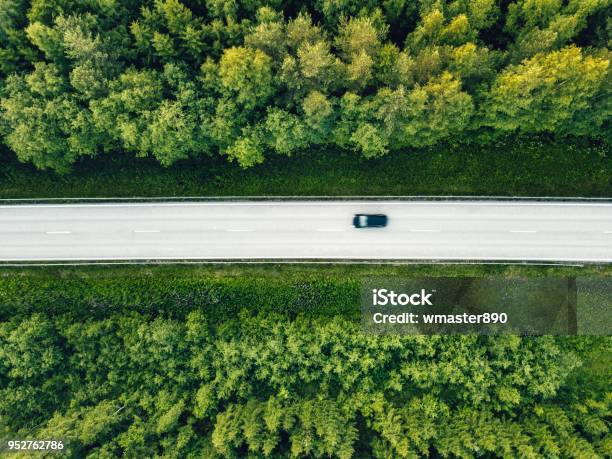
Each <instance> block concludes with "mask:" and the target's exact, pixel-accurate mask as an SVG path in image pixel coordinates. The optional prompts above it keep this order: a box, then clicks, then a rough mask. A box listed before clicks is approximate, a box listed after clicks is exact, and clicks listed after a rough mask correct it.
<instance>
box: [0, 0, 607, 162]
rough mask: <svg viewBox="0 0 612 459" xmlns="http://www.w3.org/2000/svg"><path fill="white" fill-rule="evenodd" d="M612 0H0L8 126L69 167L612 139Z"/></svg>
mask: <svg viewBox="0 0 612 459" xmlns="http://www.w3.org/2000/svg"><path fill="white" fill-rule="evenodd" d="M611 13H612V4H611V3H610V1H609V0H592V1H588V2H584V1H568V2H561V1H549V0H547V1H532V0H510V1H507V2H501V3H499V2H494V1H492V0H478V1H463V0H452V1H451V0H426V1H421V2H407V1H404V0H401V1H376V0H368V1H359V2H357V1H351V0H343V1H327V0H316V1H300V2H296V1H292V0H285V1H281V0H274V1H265V2H264V1H259V0H256V1H253V0H249V1H242V0H239V1H232V2H225V1H217V0H207V1H180V0H155V1H153V2H150V1H146V2H142V1H135V0H129V1H128V0H118V1H113V2H89V1H65V0H53V1H39V0H32V1H26V0H16V1H4V2H0V99H1V100H0V134H2V138H3V141H4V143H5V144H6V145H7V146H8V147H9V148H10V149H11V150H13V151H14V152H15V154H16V155H17V157H18V158H19V159H20V160H22V161H24V162H31V163H33V164H34V165H36V166H37V167H39V168H42V169H53V170H56V171H58V172H67V171H69V170H70V169H71V166H72V165H73V164H74V163H75V162H76V161H78V160H79V158H81V157H84V156H97V155H100V154H103V153H105V152H120V153H128V154H130V153H131V154H134V155H136V156H152V157H154V158H156V159H157V160H158V161H159V162H160V163H161V164H163V165H165V166H168V165H171V164H173V163H174V162H176V161H179V160H182V159H186V158H195V157H202V156H210V155H221V156H225V157H227V158H228V160H230V161H236V162H237V163H238V164H240V165H241V166H242V167H250V166H253V165H255V164H258V163H261V162H263V161H264V160H265V157H266V155H270V154H281V155H291V154H293V153H294V152H297V151H301V150H307V149H308V148H313V147H321V146H332V147H338V148H342V149H346V150H350V151H354V152H356V153H357V154H361V155H363V156H365V157H369V158H370V157H372V158H373V157H379V156H381V155H384V154H386V153H387V152H389V151H392V150H399V149H404V148H421V147H429V146H433V145H436V144H439V143H441V142H447V143H448V142H452V143H460V142H468V141H479V142H483V143H485V144H486V143H490V142H494V141H495V140H496V138H497V137H501V136H508V135H548V136H556V137H559V138H563V137H567V136H581V137H586V138H591V139H604V140H607V139H609V138H610V137H611V135H610V134H611V132H610V115H611V111H612V97H611V96H610V81H612V79H611V77H610V74H611V73H610V72H611V66H610V37H609V32H610V28H609V27H610V23H609V17H610V14H611Z"/></svg>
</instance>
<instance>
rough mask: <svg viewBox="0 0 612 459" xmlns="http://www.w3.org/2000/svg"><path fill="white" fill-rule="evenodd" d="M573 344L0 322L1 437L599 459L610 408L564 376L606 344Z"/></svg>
mask: <svg viewBox="0 0 612 459" xmlns="http://www.w3.org/2000/svg"><path fill="white" fill-rule="evenodd" d="M581 338H583V339H582V341H580V342H578V341H572V339H571V338H555V337H551V336H548V337H525V338H521V337H517V336H505V337H503V336H498V337H486V336H473V335H472V336H467V335H466V336H397V335H396V336H377V335H367V334H363V333H361V332H360V326H359V324H358V323H355V322H353V321H351V320H347V319H345V318H342V317H340V316H335V317H327V318H325V319H322V318H313V317H310V318H309V317H304V316H297V317H296V318H294V319H289V318H288V317H287V316H284V315H278V314H265V315H264V314H261V315H254V314H251V313H246V312H243V313H242V314H240V316H239V317H238V318H235V319H230V320H226V321H223V322H221V323H216V324H213V323H211V322H210V321H209V320H208V317H207V315H206V314H205V313H204V312H203V311H200V310H194V311H192V312H190V313H189V314H188V315H187V317H186V319H185V320H177V319H164V318H162V317H158V318H155V319H152V318H151V317H149V316H146V315H140V314H138V313H132V314H129V315H116V314H114V315H111V316H110V317H107V318H101V319H90V320H84V321H83V320H78V321H74V320H71V319H69V318H68V317H67V316H61V315H55V316H46V315H43V314H40V313H34V314H32V315H29V316H25V317H22V318H21V319H20V320H17V319H14V320H9V321H7V322H3V323H0V431H3V430H5V431H6V432H12V433H13V435H18V436H24V435H28V436H35V437H36V438H62V439H64V441H65V442H66V444H67V446H68V452H69V454H70V455H71V456H72V457H86V456H87V457H118V456H125V457H154V456H164V457H166V456H167V457H207V458H214V457H273V458H280V457H321V458H324V457H338V458H350V457H374V458H388V457H397V458H411V457H422V456H427V455H432V456H434V457H439V456H440V457H465V458H471V457H476V456H482V457H517V456H521V457H534V458H535V457H543V456H546V457H607V456H609V455H610V452H611V451H612V450H611V449H610V436H609V418H610V406H611V405H610V402H611V399H610V397H609V394H608V396H605V395H604V393H603V392H602V390H601V384H602V381H600V382H599V383H596V382H594V381H590V382H589V384H579V383H577V382H576V381H575V380H574V379H573V378H574V376H572V375H573V374H574V372H575V370H576V369H577V368H579V366H580V365H581V364H582V362H583V361H584V360H583V355H584V350H585V349H590V350H593V349H596V348H601V347H602V346H604V347H605V346H608V352H609V340H607V339H605V338H604V339H588V338H585V337H581ZM606 343H607V344H606ZM608 355H609V354H608ZM608 382H609V381H603V386H606V385H607V383H608ZM598 384H599V386H598Z"/></svg>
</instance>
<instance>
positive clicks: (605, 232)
mask: <svg viewBox="0 0 612 459" xmlns="http://www.w3.org/2000/svg"><path fill="white" fill-rule="evenodd" d="M603 233H604V234H612V231H604V232H603Z"/></svg>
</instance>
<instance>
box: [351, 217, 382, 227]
mask: <svg viewBox="0 0 612 459" xmlns="http://www.w3.org/2000/svg"><path fill="white" fill-rule="evenodd" d="M387 221H388V218H387V216H386V215H383V214H357V215H355V217H353V226H354V227H355V228H382V227H385V226H387Z"/></svg>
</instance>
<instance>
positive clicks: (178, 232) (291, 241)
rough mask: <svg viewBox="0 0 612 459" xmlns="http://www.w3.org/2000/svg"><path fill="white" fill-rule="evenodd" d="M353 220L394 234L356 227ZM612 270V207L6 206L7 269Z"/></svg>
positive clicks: (1, 214) (1, 247)
mask: <svg viewBox="0 0 612 459" xmlns="http://www.w3.org/2000/svg"><path fill="white" fill-rule="evenodd" d="M355 213H384V214H387V215H388V216H389V225H388V226H387V227H386V228H380V229H376V228H370V229H356V228H353V227H352V217H353V215H354V214H355ZM143 259H413V260H418V259H426V260H524V261H579V262H582V261H587V262H612V204H609V203H536V202H520V203H518V202H491V201H489V202H479V203H475V202H467V201H466V202H456V201H455V202H414V201H410V202H398V201H389V202H380V201H379V202H376V201H369V202H368V201H361V202H356V201H352V202H336V201H309V202H306V201H301V202H207V203H147V204H124V203H121V204H87V205H83V204H68V205H10V206H0V260H2V261H25V260H40V261H42V260H45V261H50V260H143Z"/></svg>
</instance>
